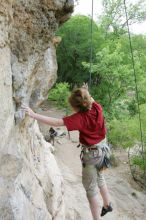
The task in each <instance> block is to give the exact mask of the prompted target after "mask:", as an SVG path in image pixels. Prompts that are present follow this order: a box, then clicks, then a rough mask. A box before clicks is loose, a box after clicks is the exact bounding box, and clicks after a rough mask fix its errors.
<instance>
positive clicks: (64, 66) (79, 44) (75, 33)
mask: <svg viewBox="0 0 146 220" xmlns="http://www.w3.org/2000/svg"><path fill="white" fill-rule="evenodd" d="M90 25H91V19H90V18H89V17H86V16H81V15H78V16H74V17H72V18H71V19H70V20H69V21H68V22H66V23H65V24H64V25H63V26H62V27H61V28H60V29H59V31H58V32H57V35H60V36H61V37H62V42H61V44H60V45H59V46H58V48H57V60H58V82H62V81H65V82H68V83H70V84H72V85H75V84H81V83H82V82H84V81H88V79H89V71H87V70H85V69H84V68H83V66H82V62H83V61H86V62H88V61H89V60H90V46H91V38H90V28H91V26H90ZM102 43H103V36H102V34H101V32H100V29H99V28H98V27H97V25H96V24H95V22H93V57H95V54H96V52H97V51H99V50H100V49H101V47H102Z"/></svg>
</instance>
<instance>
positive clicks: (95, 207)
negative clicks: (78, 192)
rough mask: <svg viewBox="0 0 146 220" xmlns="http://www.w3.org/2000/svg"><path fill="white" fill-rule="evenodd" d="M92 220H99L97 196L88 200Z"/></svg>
mask: <svg viewBox="0 0 146 220" xmlns="http://www.w3.org/2000/svg"><path fill="white" fill-rule="evenodd" d="M88 201H89V204H90V209H91V213H92V216H93V220H100V207H99V202H98V196H97V195H95V196H93V197H90V198H88Z"/></svg>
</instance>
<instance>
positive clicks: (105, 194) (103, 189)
mask: <svg viewBox="0 0 146 220" xmlns="http://www.w3.org/2000/svg"><path fill="white" fill-rule="evenodd" d="M100 194H101V196H102V199H103V206H104V207H105V208H106V207H107V206H109V204H110V200H109V193H108V189H107V185H106V184H105V185H103V186H101V187H100Z"/></svg>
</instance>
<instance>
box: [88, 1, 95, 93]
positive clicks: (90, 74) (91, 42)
mask: <svg viewBox="0 0 146 220" xmlns="http://www.w3.org/2000/svg"><path fill="white" fill-rule="evenodd" d="M93 9H94V4H93V0H92V9H91V24H90V71H89V89H90V88H91V81H92V65H93Z"/></svg>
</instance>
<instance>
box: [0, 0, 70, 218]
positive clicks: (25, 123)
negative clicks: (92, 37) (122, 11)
mask: <svg viewBox="0 0 146 220" xmlns="http://www.w3.org/2000/svg"><path fill="white" fill-rule="evenodd" d="M72 11H73V1H72V0H0V131H1V132H0V141H1V143H0V219H3V220H13V219H15V220H23V219H24V220H26V219H27V220H50V219H54V220H55V219H56V220H57V219H58V220H63V219H65V204H64V197H63V194H64V188H63V179H62V176H61V174H60V170H59V168H58V165H57V163H56V161H55V158H54V156H53V154H52V146H51V145H50V144H48V143H47V142H45V140H44V138H43V136H42V134H41V133H40V130H39V127H38V124H37V122H35V121H34V120H33V119H30V118H28V117H25V116H24V115H22V114H21V113H22V112H21V111H20V106H21V104H22V103H25V104H27V105H31V106H33V107H34V108H36V107H37V106H38V105H39V104H40V103H41V102H42V101H43V100H44V99H46V97H47V93H48V90H49V89H50V88H51V87H52V85H53V83H54V82H55V80H56V72H57V62H56V53H55V47H54V46H53V44H52V43H51V39H52V37H53V36H54V32H55V31H56V29H57V28H58V26H59V24H61V23H62V22H64V21H66V20H67V19H68V18H69V17H70V15H71V12H72Z"/></svg>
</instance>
